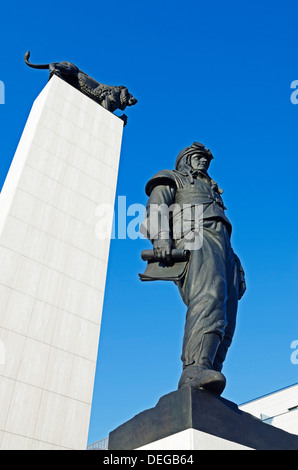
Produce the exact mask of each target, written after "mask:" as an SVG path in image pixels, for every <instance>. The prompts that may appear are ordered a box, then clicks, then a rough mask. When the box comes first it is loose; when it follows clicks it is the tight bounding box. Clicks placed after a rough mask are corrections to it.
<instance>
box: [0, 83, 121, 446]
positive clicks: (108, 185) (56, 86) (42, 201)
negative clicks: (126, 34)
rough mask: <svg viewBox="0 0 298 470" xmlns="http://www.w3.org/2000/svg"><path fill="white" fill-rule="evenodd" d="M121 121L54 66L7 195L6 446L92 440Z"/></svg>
mask: <svg viewBox="0 0 298 470" xmlns="http://www.w3.org/2000/svg"><path fill="white" fill-rule="evenodd" d="M122 131H123V122H122V121H121V120H120V119H119V118H118V117H117V116H115V115H113V114H112V113H110V112H108V111H107V110H105V109H104V108H102V107H101V106H100V105H98V104H97V103H95V102H94V101H92V100H91V99H89V98H87V97H86V96H84V95H83V94H82V93H80V92H79V91H78V90H76V89H75V88H73V87H71V86H70V85H68V84H67V83H65V82H64V81H63V80H61V79H59V78H57V77H56V76H53V78H52V79H51V80H50V81H49V82H48V84H47V85H46V86H45V88H44V89H43V90H42V92H41V93H40V95H39V96H38V97H37V99H36V101H35V102H34V105H33V108H32V110H31V113H30V115H29V118H28V121H27V124H26V127H25V129H24V132H23V135H22V138H21V140H20V143H19V146H18V148H17V151H16V154H15V157H14V159H13V162H12V165H11V168H10V171H9V173H8V176H7V179H6V182H5V185H4V187H3V190H2V193H1V197H0V449H85V448H86V444H87V436H88V428H89V419H90V409H91V402H92V394H93V385H94V375H95V367H96V361H97V350H98V340H99V333H100V324H101V312H102V304H103V298H104V290H105V280H106V271H107V263H108V255H109V245H110V239H109V238H106V239H98V238H97V236H96V226H97V224H98V223H99V217H98V212H96V211H97V208H98V207H99V206H100V205H101V204H109V205H113V204H114V200H115V191H116V183H117V174H118V163H119V156H120V147H121V139H122ZM111 224H112V220H110V221H109V227H108V232H110V231H111Z"/></svg>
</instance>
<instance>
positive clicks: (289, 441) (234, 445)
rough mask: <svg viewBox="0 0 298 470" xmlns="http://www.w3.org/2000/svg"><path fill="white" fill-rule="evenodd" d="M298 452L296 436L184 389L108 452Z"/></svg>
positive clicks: (128, 428) (123, 429)
mask: <svg viewBox="0 0 298 470" xmlns="http://www.w3.org/2000/svg"><path fill="white" fill-rule="evenodd" d="M133 449H134V450H141V449H142V450H211V449H212V450H240V449H256V450H290V449H292V450H298V436H296V435H293V434H289V433H287V432H285V431H283V430H281V429H278V428H275V427H273V426H270V425H268V424H264V423H263V422H262V421H261V420H259V419H257V418H255V417H253V416H251V415H250V414H248V413H245V412H243V411H241V410H239V408H238V407H237V406H236V405H235V404H234V403H232V402H230V401H228V400H225V399H224V398H221V397H218V396H217V395H214V394H212V393H210V392H207V391H205V390H202V389H199V390H198V389H193V388H190V387H185V388H182V389H180V390H177V391H175V392H172V393H169V394H168V395H165V396H163V397H162V398H161V399H160V400H159V402H158V403H157V405H156V406H155V408H152V409H149V410H146V411H143V412H142V413H140V414H138V415H136V416H135V417H134V418H132V419H131V420H130V421H127V422H126V423H124V424H122V425H121V426H119V427H118V428H117V429H115V430H114V431H112V432H111V433H110V435H109V450H133Z"/></svg>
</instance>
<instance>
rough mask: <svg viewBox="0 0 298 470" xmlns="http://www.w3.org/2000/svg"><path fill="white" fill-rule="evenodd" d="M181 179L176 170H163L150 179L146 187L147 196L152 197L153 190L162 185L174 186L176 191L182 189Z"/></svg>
mask: <svg viewBox="0 0 298 470" xmlns="http://www.w3.org/2000/svg"><path fill="white" fill-rule="evenodd" d="M181 183H182V181H181V177H180V176H179V173H178V172H177V171H175V170H161V171H159V172H158V173H156V174H155V175H153V176H152V178H150V180H149V181H148V183H147V184H146V187H145V192H146V194H147V196H150V194H151V192H152V189H153V188H154V187H155V186H160V185H170V186H174V187H175V188H176V189H178V188H179V187H181Z"/></svg>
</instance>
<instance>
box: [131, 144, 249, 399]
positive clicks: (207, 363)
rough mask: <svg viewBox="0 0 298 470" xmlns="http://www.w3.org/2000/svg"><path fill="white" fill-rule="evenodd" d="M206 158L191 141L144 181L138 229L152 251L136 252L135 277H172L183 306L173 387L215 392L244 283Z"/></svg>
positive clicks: (206, 151)
mask: <svg viewBox="0 0 298 470" xmlns="http://www.w3.org/2000/svg"><path fill="white" fill-rule="evenodd" d="M212 159H213V155H212V153H211V152H210V150H209V149H206V148H205V146H204V145H203V144H200V143H198V142H194V143H193V144H192V145H191V146H190V147H186V148H184V149H183V150H182V151H181V152H180V153H179V154H178V156H177V159H176V164H175V170H173V171H172V170H163V171H160V172H159V173H157V174H156V175H154V176H153V177H152V178H151V179H150V180H149V181H148V183H147V185H146V194H147V195H148V196H149V200H148V203H147V207H146V220H145V222H144V223H143V225H142V228H141V231H142V233H144V234H145V235H146V236H147V238H148V239H149V240H150V241H151V242H152V243H153V250H152V252H151V253H150V250H149V251H148V250H147V251H145V252H143V255H142V257H143V259H145V260H147V261H148V265H147V268H146V271H145V273H144V274H140V278H141V280H143V281H150V280H173V281H174V282H175V283H176V284H177V286H178V288H179V291H180V294H181V296H182V299H183V301H184V303H185V304H186V305H187V315H186V323H185V332H184V339H183V348H182V357H181V359H182V362H183V372H182V375H181V378H180V381H179V385H178V388H181V387H184V386H188V385H190V386H192V387H198V388H205V389H207V390H209V391H212V392H214V393H217V394H218V395H220V394H221V393H222V392H223V390H224V388H225V385H226V379H225V377H224V375H223V374H222V373H221V370H222V366H223V362H224V360H225V357H226V354H227V351H228V348H229V346H230V345H231V342H232V338H233V334H234V330H235V322H236V314H237V307H238V300H239V299H240V298H241V297H242V295H243V294H244V292H245V289H246V286H245V278H244V272H243V268H242V266H241V264H240V261H239V258H238V257H237V256H236V255H235V253H234V252H233V250H232V247H231V242H230V236H231V231H232V227H231V224H230V221H229V220H228V218H227V217H226V215H225V210H226V208H225V206H224V204H223V200H222V197H221V194H222V193H223V191H222V190H221V189H220V188H219V186H218V185H217V183H216V182H215V181H214V180H212V179H211V178H210V176H209V174H208V172H207V170H208V168H209V165H210V162H211V160H212ZM165 208H169V209H170V210H169V211H168V212H167V211H166V210H165ZM153 219H154V220H153ZM165 221H167V223H165ZM172 254H174V256H173V257H172Z"/></svg>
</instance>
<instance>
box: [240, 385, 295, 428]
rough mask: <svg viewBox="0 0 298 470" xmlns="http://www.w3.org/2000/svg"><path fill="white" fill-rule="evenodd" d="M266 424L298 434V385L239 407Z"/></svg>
mask: <svg viewBox="0 0 298 470" xmlns="http://www.w3.org/2000/svg"><path fill="white" fill-rule="evenodd" d="M239 409H240V410H242V411H245V412H247V413H250V414H251V415H253V416H255V417H256V418H259V419H261V420H262V421H263V422H264V423H267V424H271V425H272V426H275V427H277V428H280V429H283V430H284V431H287V432H290V433H291V434H298V383H297V384H294V385H291V386H289V387H286V388H283V389H281V390H277V391H276V392H272V393H269V394H268V395H264V396H262V397H259V398H256V399H255V400H252V401H249V402H247V403H244V404H242V405H240V406H239Z"/></svg>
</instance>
